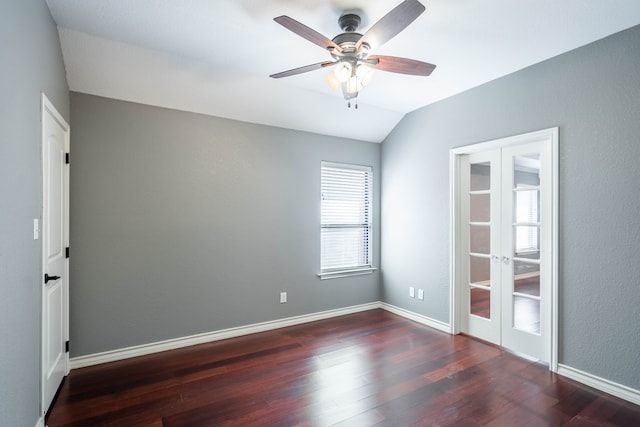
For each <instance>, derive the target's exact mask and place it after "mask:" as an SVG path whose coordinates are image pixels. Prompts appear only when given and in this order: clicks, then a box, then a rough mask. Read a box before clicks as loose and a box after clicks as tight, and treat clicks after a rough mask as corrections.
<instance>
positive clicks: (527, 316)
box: [502, 143, 549, 360]
mask: <svg viewBox="0 0 640 427" xmlns="http://www.w3.org/2000/svg"><path fill="white" fill-rule="evenodd" d="M543 150H544V145H543V144H538V143H531V144H523V145H520V146H514V147H508V148H504V149H503V150H502V179H503V183H502V197H503V206H502V215H503V219H502V230H503V236H502V253H503V257H502V261H503V266H502V282H503V289H502V291H503V292H502V308H503V321H502V329H503V338H502V340H503V343H502V345H503V346H505V347H508V348H510V349H513V350H516V351H520V352H522V353H525V354H528V355H530V356H534V357H539V358H540V359H543V360H544V359H545V358H546V357H545V355H546V354H548V352H546V343H547V342H548V339H547V337H545V338H544V340H543V339H542V335H543V332H544V331H543V326H546V323H548V322H546V320H545V321H543V319H545V316H544V313H545V310H547V307H548V304H549V301H548V299H547V294H546V288H545V286H546V285H547V283H545V281H544V280H542V277H543V276H544V274H543V269H542V267H545V256H546V255H545V251H544V250H543V247H542V244H543V237H544V236H543V234H542V229H543V228H542V224H543V217H544V216H545V211H544V209H547V204H546V203H545V196H546V194H545V193H546V189H545V187H544V186H543V185H544V184H545V179H544V176H543V175H542V172H543V170H544V167H547V168H548V165H546V164H543V162H544V161H545V160H546V159H547V157H546V156H545V153H544V152H543ZM546 319H548V316H547V318H546ZM543 350H544V351H543Z"/></svg>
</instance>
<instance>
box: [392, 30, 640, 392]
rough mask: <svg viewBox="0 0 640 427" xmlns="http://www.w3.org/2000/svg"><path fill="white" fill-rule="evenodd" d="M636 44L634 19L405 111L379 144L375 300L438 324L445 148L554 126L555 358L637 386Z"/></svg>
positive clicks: (444, 270) (441, 316) (444, 297)
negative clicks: (379, 279) (414, 295)
mask: <svg viewBox="0 0 640 427" xmlns="http://www.w3.org/2000/svg"><path fill="white" fill-rule="evenodd" d="M639 46H640V27H634V28H632V29H629V30H627V31H624V32H622V33H618V34H615V35H613V36H611V37H608V38H606V39H603V40H601V41H598V42H596V43H593V44H591V45H588V46H585V47H582V48H580V49H577V50H574V51H572V52H569V53H567V54H564V55H561V56H559V57H556V58H553V59H551V60H548V61H546V62H543V63H541V64H538V65H535V66H532V67H530V68H527V69H524V70H522V71H519V72H517V73H514V74H511V75H509V76H506V77H504V78H501V79H498V80H496V81H493V82H491V83H488V84H485V85H483V86H481V87H478V88H475V89H472V90H470V91H467V92H465V93H463V94H460V95H458V96H455V97H452V98H449V99H447V100H444V101H441V102H438V103H436V104H433V105H431V106H428V107H425V108H423V109H421V110H418V111H416V112H413V113H411V114H409V115H408V116H406V117H405V118H404V119H403V120H402V122H401V123H400V124H399V125H398V126H397V127H396V129H395V130H394V131H393V132H392V134H391V135H390V136H389V137H388V138H387V140H385V141H384V143H383V147H382V159H383V163H382V168H383V178H382V180H383V182H382V196H383V205H382V208H381V209H382V218H383V223H382V228H383V235H382V245H383V247H382V249H383V250H382V255H381V256H382V275H383V281H384V284H383V289H384V300H385V301H387V302H389V303H392V304H394V305H397V306H400V307H404V308H406V309H409V310H412V311H415V312H418V313H421V314H423V315H425V316H429V317H431V318H434V319H437V320H441V321H445V322H448V319H449V287H448V283H449V249H450V248H449V186H448V182H449V150H450V149H451V148H453V147H458V146H462V145H467V144H472V143H477V142H482V141H486V140H491V139H496V138H500V137H506V136H511V135H516V134H520V133H524V132H528V131H533V130H538V129H544V128H549V127H553V126H559V128H560V197H561V201H560V206H559V214H560V223H559V230H560V231H559V232H560V235H559V237H560V254H559V261H560V278H559V289H560V296H559V297H560V300H559V311H560V314H559V316H560V318H559V321H560V330H559V333H560V354H559V359H560V363H562V364H566V365H569V366H571V367H574V368H577V369H580V370H584V371H586V372H589V373H592V374H595V375H598V376H601V377H604V378H607V379H609V380H612V381H615V382H618V383H621V384H624V385H627V386H630V387H633V388H635V389H640V357H638V355H639V354H640V328H638V323H639V321H640V308H639V307H640V263H639V262H638V259H637V254H638V252H640V215H639V214H638V213H639V212H640V184H639V183H640V168H639V167H638V161H639V160H640V71H639V70H640V49H639V48H638V47H639ZM436 72H437V70H436ZM416 236H419V238H416ZM411 285H413V286H418V287H423V288H424V289H426V298H425V301H424V302H421V301H418V300H415V299H410V298H409V297H408V287H409V286H411Z"/></svg>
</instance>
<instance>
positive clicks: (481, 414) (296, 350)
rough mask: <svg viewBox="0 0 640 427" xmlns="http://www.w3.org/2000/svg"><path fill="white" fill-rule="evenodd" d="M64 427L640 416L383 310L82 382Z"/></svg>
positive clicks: (75, 382)
mask: <svg viewBox="0 0 640 427" xmlns="http://www.w3.org/2000/svg"><path fill="white" fill-rule="evenodd" d="M47 425H48V426H49V427H60V426H136V427H178V426H334V425H335V426H349V427H351V426H374V425H375V426H411V425H420V426H483V425H489V426H561V425H565V426H640V407H639V406H636V405H633V404H631V403H628V402H625V401H623V400H620V399H617V398H615V397H612V396H609V395H606V394H603V393H600V392H598V391H595V390H594V389H591V388H589V387H586V386H583V385H580V384H578V383H576V382H573V381H571V380H568V379H566V378H562V377H559V376H557V375H555V374H553V373H551V372H549V370H548V369H547V367H546V366H544V365H541V364H538V363H534V362H531V361H528V360H525V359H522V358H519V357H517V356H515V355H512V354H510V353H507V352H505V351H503V350H501V349H500V348H498V347H495V346H492V345H489V344H485V343H483V342H480V341H477V340H474V339H472V338H469V337H465V336H450V335H447V334H445V333H442V332H439V331H436V330H433V329H431V328H428V327H425V326H422V325H419V324H417V323H414V322H411V321H409V320H406V319H403V318H401V317H398V316H396V315H394V314H391V313H389V312H386V311H383V310H372V311H367V312H363V313H357V314H353V315H348V316H342V317H338V318H333V319H328V320H323V321H319V322H314V323H308V324H304V325H298V326H293V327H289V328H284V329H279V330H276V331H270V332H264V333H260V334H255V335H249V336H245V337H240V338H234V339H229V340H225V341H218V342H214V343H209V344H203V345H198V346H193V347H189V348H184V349H179V350H173V351H168V352H164V353H158V354H154V355H149V356H144V357H139V358H135V359H129V360H124V361H119V362H113V363H108V364H103V365H98V366H93V367H88V368H83V369H77V370H74V371H72V372H71V374H70V375H69V376H68V377H67V379H66V380H65V382H64V383H63V385H62V388H61V389H60V392H59V394H58V397H57V399H56V401H55V403H54V405H53V407H52V409H51V411H50V413H49V416H48V419H47Z"/></svg>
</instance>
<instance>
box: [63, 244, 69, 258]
mask: <svg viewBox="0 0 640 427" xmlns="http://www.w3.org/2000/svg"><path fill="white" fill-rule="evenodd" d="M64 257H65V258H69V247H68V246H67V247H66V248H65V249H64Z"/></svg>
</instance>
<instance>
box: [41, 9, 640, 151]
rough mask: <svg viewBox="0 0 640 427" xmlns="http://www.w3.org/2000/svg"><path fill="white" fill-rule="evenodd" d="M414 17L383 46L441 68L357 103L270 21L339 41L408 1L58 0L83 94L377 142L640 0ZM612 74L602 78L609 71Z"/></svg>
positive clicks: (383, 81) (607, 30)
mask: <svg viewBox="0 0 640 427" xmlns="http://www.w3.org/2000/svg"><path fill="white" fill-rule="evenodd" d="M420 1H421V2H422V3H423V4H424V5H425V6H426V12H425V13H423V14H422V15H421V16H420V17H419V18H418V19H417V20H416V21H415V22H413V23H412V24H411V25H410V26H409V27H407V28H406V29H405V30H404V31H403V32H401V33H400V34H399V35H397V36H396V37H395V38H393V39H392V40H391V41H389V42H388V43H386V44H384V45H383V46H382V47H380V48H379V49H377V50H376V51H375V53H377V54H381V55H391V56H401V57H408V58H413V59H417V60H420V61H425V62H430V63H434V64H436V65H437V68H436V69H435V71H434V72H433V74H432V75H431V76H430V77H416V76H407V75H402V74H395V73H387V72H381V71H377V72H376V75H375V77H374V79H373V82H372V83H371V84H370V85H369V86H367V87H366V88H364V90H363V91H362V92H361V93H360V96H359V98H358V99H359V108H358V109H357V110H356V109H354V108H351V109H349V108H347V104H346V102H345V101H344V99H343V97H342V95H341V93H340V92H335V91H333V90H332V89H331V88H330V87H329V86H328V85H327V84H326V82H325V77H326V75H327V74H328V73H329V72H330V71H328V70H326V69H323V70H317V71H313V72H309V73H306V74H301V75H297V76H293V77H287V78H284V79H277V80H276V79H271V78H269V75H270V74H273V73H276V72H280V71H284V70H288V69H291V68H296V67H299V66H303V65H307V64H312V63H317V62H321V61H325V60H329V59H330V56H329V55H328V53H327V52H326V51H323V49H321V48H320V47H318V46H316V45H314V44H312V43H310V42H308V41H306V40H304V39H303V38H301V37H299V36H297V35H296V34H294V33H292V32H290V31H288V30H287V29H285V28H284V27H282V26H280V25H278V24H277V23H276V22H274V21H273V18H274V17H276V16H279V15H288V16H290V17H292V18H294V19H296V20H298V21H300V22H302V23H304V24H306V25H307V26H309V27H311V28H313V29H314V30H316V31H318V32H320V33H322V34H324V35H325V36H327V37H328V38H333V37H334V36H335V35H337V34H338V33H340V32H341V31H340V28H339V27H338V23H337V22H338V18H339V16H340V15H341V14H342V13H343V12H344V11H349V10H359V11H361V12H362V18H363V22H362V25H361V27H360V29H359V32H361V33H362V32H365V31H366V30H367V29H368V28H369V27H370V26H371V25H372V24H373V23H375V22H376V21H377V20H378V19H380V18H381V17H382V16H384V15H385V14H386V13H387V12H389V11H390V10H391V9H393V8H394V7H395V6H397V5H398V4H399V3H401V1H400V0H215V1H214V0H180V1H177V0H174V1H171V0H135V1H131V0H82V1H80V0H47V4H48V5H49V8H50V10H51V12H52V15H53V18H54V20H55V21H56V23H57V24H58V29H59V34H60V40H61V44H62V51H63V56H64V62H65V67H66V71H67V79H68V82H69V87H70V89H71V90H73V91H78V92H83V93H88V94H94V95H99V96H105V97H109V98H115V99H121V100H126V101H133V102H139V103H144V104H149V105H155V106H162V107H168V108H174V109H179V110H185V111H193V112H197V113H203V114H208V115H214V116H219V117H225V118H230V119H236V120H242V121H247V122H253V123H259V124H265V125H272V126H279V127H284V128H290V129H297V130H302V131H309V132H315V133H319V134H326V135H333V136H341V137H346V138H354V139H359V140H364V141H371V142H380V141H382V140H384V138H385V137H386V136H387V135H388V133H389V132H390V131H391V130H392V129H393V127H394V126H395V125H396V124H397V123H398V122H399V121H400V120H401V119H402V117H403V116H404V115H405V114H406V113H408V112H411V111H413V110H415V109H418V108H420V107H422V106H425V105H428V104H430V103H433V102H436V101H438V100H441V99H444V98H447V97H449V96H452V95H454V94H457V93H460V92H463V91H465V90H467V89H470V88H472V87H475V86H478V85H480V84H483V83H485V82H488V81H491V80H493V79H496V78H498V77H501V76H504V75H506V74H509V73H512V72H514V71H517V70H519V69H522V68H525V67H527V66H529V65H532V64H535V63H537V62H540V61H543V60H545V59H548V58H551V57H553V56H556V55H559V54H561V53H564V52H566V51H569V50H571V49H574V48H576V47H579V46H582V45H585V44H588V43H590V42H593V41H595V40H598V39H601V38H603V37H606V36H608V35H610V34H613V33H615V32H618V31H621V30H623V29H626V28H629V27H632V26H634V25H638V24H640V1H638V0H589V1H585V0H518V1H513V0H455V1H452V0H420ZM606 78H607V77H606V76H603V79H606Z"/></svg>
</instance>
